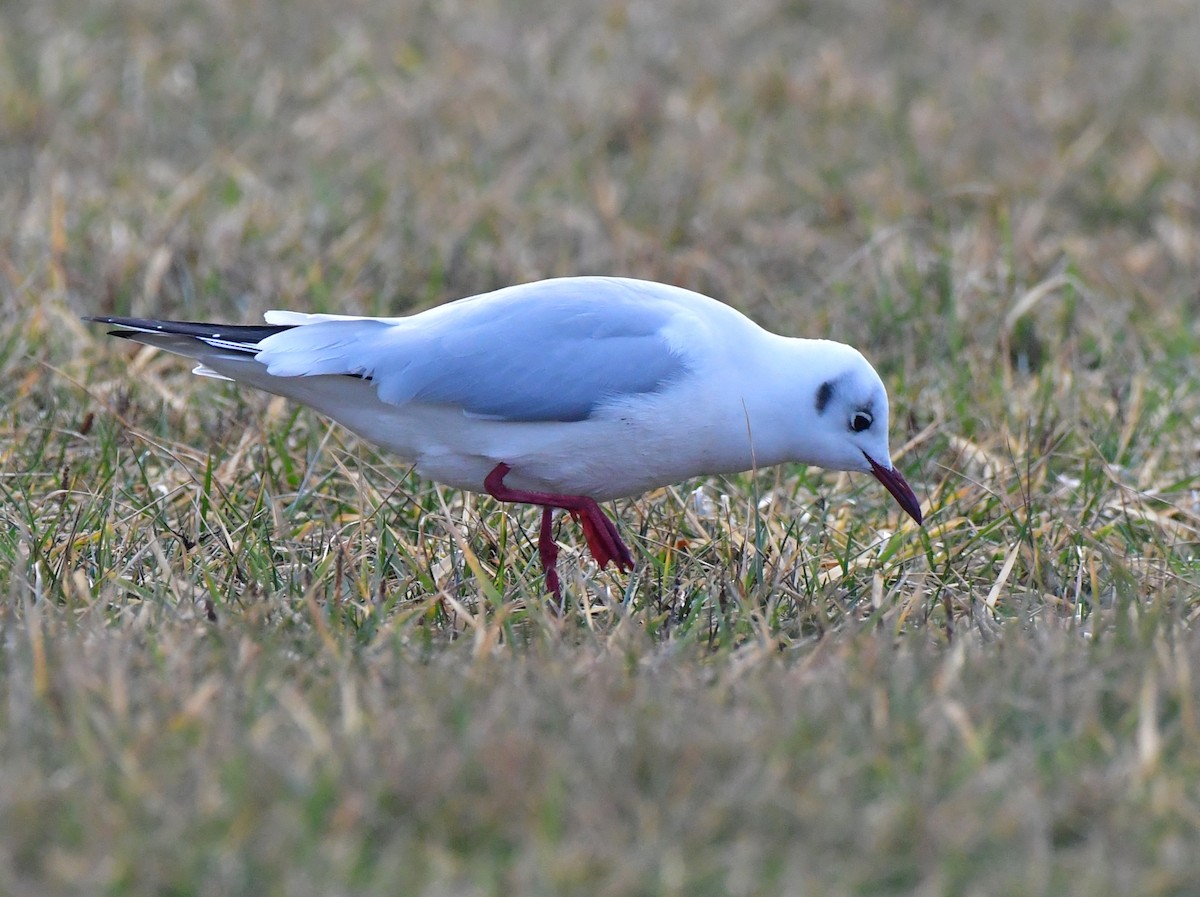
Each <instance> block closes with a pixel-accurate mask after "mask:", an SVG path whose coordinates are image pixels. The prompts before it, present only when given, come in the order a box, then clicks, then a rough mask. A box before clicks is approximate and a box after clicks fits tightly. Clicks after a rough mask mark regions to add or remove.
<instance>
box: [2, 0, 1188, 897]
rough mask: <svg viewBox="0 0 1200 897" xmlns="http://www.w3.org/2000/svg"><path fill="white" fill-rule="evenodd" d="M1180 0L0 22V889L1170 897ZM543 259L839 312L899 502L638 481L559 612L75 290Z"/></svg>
mask: <svg viewBox="0 0 1200 897" xmlns="http://www.w3.org/2000/svg"><path fill="white" fill-rule="evenodd" d="M1192 6H1193V4H1191V3H1188V2H1184V0H1149V2H1141V3H1133V2H1114V3H1108V4H1096V3H1088V2H1085V0H1052V2H1050V3H1033V2H1029V0H1018V2H1016V3H1009V4H999V3H980V2H976V3H970V4H965V5H959V6H957V7H956V6H950V5H945V4H932V3H917V2H902V3H878V2H866V0H852V2H848V3H822V2H807V3H804V2H800V3H797V2H791V3H780V2H769V0H750V2H748V3H738V4H728V3H726V4H718V3H703V4H682V3H657V4H649V3H630V2H605V3H601V4H584V3H548V2H540V0H539V2H532V3H521V4H500V3H495V2H492V3H489V2H480V3H472V4H469V5H462V4H449V5H445V4H443V5H428V4H419V3H404V2H387V3H383V2H380V0H355V2H350V3H348V4H341V5H339V6H338V7H337V8H336V9H334V8H331V7H325V6H320V5H318V4H314V3H311V2H307V0H297V2H293V3H291V4H282V3H279V2H277V0H249V2H237V3H234V2H223V3H205V4H189V3H183V2H178V0H169V2H166V3H149V2H140V3H139V2H99V3H97V2H90V3H86V4H84V3H81V2H79V0H59V2H51V0H48V2H39V3H36V4H29V5H28V6H27V7H15V6H10V7H6V8H3V9H2V10H0V291H2V293H0V302H2V304H3V309H2V310H3V315H4V320H3V324H0V375H2V379H0V383H2V384H3V386H2V387H0V389H2V390H3V399H4V402H3V408H4V410H5V413H4V415H3V417H2V418H0V452H2V453H3V454H2V457H3V468H2V469H0V487H2V489H3V493H2V499H3V500H2V503H0V509H2V510H3V513H4V515H5V517H6V519H7V523H8V527H7V528H6V534H3V535H0V571H3V580H2V581H3V582H5V583H6V584H7V586H8V588H7V590H6V595H7V600H6V602H5V604H4V606H3V607H4V609H3V612H2V614H0V626H2V627H3V632H4V644H5V651H4V656H5V664H4V666H3V668H2V669H0V693H2V694H3V698H4V700H3V701H0V718H2V719H3V722H4V725H3V727H2V728H0V763H2V764H3V767H2V768H3V769H4V775H3V777H0V832H3V838H0V842H2V843H0V890H4V891H6V892H10V893H30V894H32V893H37V894H53V893H64V894H65V893H86V894H94V893H100V892H108V893H114V894H116V893H121V894H125V893H158V894H162V893H170V894H193V893H194V894H229V893H255V894H262V893H279V894H283V893H287V894H305V893H313V894H323V895H328V894H338V893H355V894H363V893H380V894H396V893H403V894H410V893H411V894H431V895H432V894H451V893H453V894H473V893H477V894H490V893H520V894H543V893H544V894H566V893H580V894H589V895H590V894H602V895H605V894H607V895H626V894H629V895H633V894H688V895H696V894H710V893H711V894H718V893H732V894H766V893H793V894H810V893H811V894H872V895H876V894H908V893H920V894H980V895H983V894H1003V893H1014V894H1015V893H1019V894H1079V895H1084V894H1086V895H1103V894H1114V895H1115V894H1122V895H1124V894H1134V893H1136V894H1185V893H1189V892H1190V891H1191V890H1192V889H1193V888H1194V882H1195V881H1197V880H1200V869H1198V868H1197V860H1196V856H1198V855H1200V853H1198V852H1197V850H1196V847H1197V845H1196V843H1195V842H1196V836H1195V832H1196V826H1197V824H1198V822H1200V793H1198V791H1197V786H1196V781H1197V769H1198V767H1200V753H1198V752H1197V750H1196V746H1195V745H1196V735H1197V732H1196V718H1195V699H1196V687H1195V685H1194V682H1193V673H1192V669H1193V668H1194V666H1195V665H1196V663H1197V661H1198V660H1200V656H1198V655H1200V641H1198V640H1197V638H1196V636H1195V634H1194V633H1193V630H1192V624H1193V618H1194V617H1195V615H1196V613H1197V608H1200V602H1197V600H1196V596H1197V593H1198V590H1200V562H1198V561H1197V543H1198V540H1197V528H1198V526H1200V497H1198V495H1200V493H1198V478H1200V440H1198V433H1197V421H1200V382H1198V380H1197V375H1196V359H1197V357H1198V350H1200V326H1198V325H1197V323H1196V321H1197V316H1198V314H1200V294H1198V292H1197V284H1198V283H1200V188H1198V187H1197V185H1198V184H1200V119H1198V118H1197V114H1196V110H1197V109H1198V108H1200V75H1198V74H1197V69H1196V63H1195V48H1196V47H1197V46H1200V17H1198V16H1196V14H1195V11H1194V9H1193V8H1192ZM576 273H616V274H627V275H633V276H639V277H646V278H651V279H660V280H667V281H672V282H675V283H679V284H681V285H684V286H688V287H692V288H695V289H699V290H701V291H704V292H707V293H710V294H712V295H715V296H718V297H720V298H723V299H725V300H726V301H729V302H731V303H732V304H734V305H736V306H738V307H740V308H742V309H744V310H745V311H747V312H748V313H750V314H751V315H753V316H754V317H755V318H757V319H758V320H760V321H761V322H762V323H764V324H765V325H767V326H769V327H772V328H773V329H777V330H780V331H782V332H788V333H794V334H797V335H825V336H831V337H834V338H838V339H842V340H845V341H848V342H852V343H854V344H856V345H858V346H860V347H861V348H862V349H863V350H864V352H865V353H866V354H867V355H868V356H869V357H870V358H872V359H873V360H874V361H875V362H876V363H877V367H878V368H879V369H880V372H881V374H882V375H883V376H884V379H885V380H886V381H887V383H888V385H889V388H890V390H891V392H892V396H893V404H894V408H895V424H894V430H895V432H894V434H893V445H894V447H895V446H899V447H900V453H899V454H900V462H901V464H902V466H903V467H904V469H905V472H906V474H907V475H908V476H909V479H910V481H912V482H913V483H914V485H915V486H916V487H917V490H918V492H919V493H920V494H922V495H924V496H927V497H928V501H927V505H926V506H927V508H928V509H929V511H930V513H929V522H928V524H927V526H926V527H925V528H924V529H923V530H917V529H916V528H915V527H913V526H911V524H906V523H903V522H901V520H900V517H899V512H898V511H897V510H896V509H895V508H894V507H893V506H892V505H891V502H890V499H889V498H888V497H887V496H886V494H883V493H882V490H879V489H877V488H873V486H872V484H868V483H864V482H862V481H861V479H859V478H854V479H852V478H850V477H847V476H843V475H833V474H826V473H823V472H821V471H815V470H802V469H794V468H787V469H780V470H775V471H767V472H762V473H760V474H758V475H756V476H753V477H750V476H745V477H735V478H731V479H728V480H713V481H709V482H704V483H690V484H682V485H681V486H680V487H678V488H675V489H668V490H662V491H661V492H659V493H656V494H653V495H648V496H644V497H641V498H639V499H636V500H632V501H628V502H620V503H618V505H617V508H616V511H617V512H618V514H619V516H620V519H621V521H622V526H623V528H624V531H625V532H626V533H629V534H631V536H632V542H633V543H634V546H635V550H636V551H637V552H638V555H639V560H640V566H639V570H638V572H637V574H636V576H635V577H634V578H632V579H628V578H625V577H620V576H617V575H615V574H613V573H611V572H603V573H601V572H597V571H596V570H594V569H593V568H592V567H590V566H588V565H586V564H583V565H581V564H580V560H581V555H580V553H579V552H578V551H577V550H575V549H573V544H574V543H573V542H572V540H573V538H574V537H573V536H572V535H571V534H570V533H569V531H568V529H567V528H564V529H563V532H562V537H563V541H564V542H565V543H566V547H565V549H564V560H565V561H567V570H566V571H565V573H566V577H565V578H566V582H567V586H568V590H569V591H570V592H571V594H572V595H573V596H574V600H573V602H572V604H571V606H570V607H569V609H568V612H567V613H566V615H565V616H564V617H562V618H559V617H557V616H555V615H554V614H553V613H551V612H549V611H548V609H547V608H545V607H544V606H543V604H542V601H541V596H540V580H539V577H538V571H537V567H536V560H535V552H534V551H533V547H532V545H531V543H530V539H529V532H530V531H531V530H532V524H533V522H534V518H533V516H532V515H528V514H523V513H521V512H519V511H517V512H510V511H508V510H506V511H505V512H504V513H500V512H499V511H498V510H497V509H496V508H495V507H494V506H493V505H492V504H491V503H490V502H487V501H484V500H482V499H479V498H477V497H471V496H464V495H461V494H458V493H455V492H453V491H450V490H444V489H441V488H438V487H435V486H432V485H430V484H428V483H424V482H421V481H419V480H416V479H414V478H412V477H410V476H408V475H407V472H406V471H404V470H403V469H399V468H397V467H396V466H395V465H394V463H393V462H392V461H391V460H390V459H388V458H386V457H384V456H382V455H380V454H379V453H377V452H375V451H374V450H373V449H372V448H371V447H370V446H366V445H363V444H361V443H358V442H356V441H355V440H353V439H352V438H351V437H348V436H346V435H345V434H343V433H342V432H340V431H338V430H335V429H332V428H330V427H329V426H328V425H327V424H326V423H325V422H323V421H321V420H319V419H318V418H316V417H315V416H314V415H311V414H308V413H307V412H300V413H297V412H295V411H294V409H290V408H288V407H286V406H285V405H283V404H282V403H281V402H278V401H272V400H270V399H268V398H264V397H261V396H256V395H249V394H245V393H240V392H238V391H236V390H234V389H232V388H225V387H222V386H220V385H217V384H213V383H212V382H209V381H204V380H198V379H196V378H193V377H191V376H190V375H189V374H188V373H187V366H186V365H183V364H181V363H180V362H178V361H177V360H175V359H171V358H167V357H163V356H159V355H155V354H153V353H150V352H146V351H138V350H137V349H130V348H129V347H126V346H123V345H116V344H113V343H112V342H111V341H106V340H104V339H103V338H102V337H100V336H99V335H98V334H97V333H94V332H91V331H89V330H87V329H86V328H85V327H84V326H83V325H82V324H80V323H79V322H78V315H80V314H105V313H133V314H155V315H163V316H176V317H184V318H211V319H228V320H233V321H238V322H252V321H255V320H257V319H258V318H259V316H260V314H261V312H262V311H263V310H264V309H266V308H270V307H294V308H298V309H305V310H317V311H320V310H344V311H350V312H366V313H381V312H389V313H400V312H403V311H405V310H407V309H415V308H418V307H423V306H426V305H429V304H432V303H436V302H441V301H444V300H448V299H451V298H455V297H458V296H462V295H467V294H469V293H473V292H477V291H481V290H485V289H489V288H493V287H497V286H500V285H504V284H508V283H512V282H516V281H521V280H529V279H534V278H537V277H544V276H551V275H560V274H576ZM697 487H699V488H702V489H703V490H705V492H706V493H707V495H708V497H709V499H711V502H709V503H705V502H697V501H696V500H695V498H694V497H693V495H692V490H693V489H696V488H697Z"/></svg>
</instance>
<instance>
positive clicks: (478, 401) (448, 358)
mask: <svg viewBox="0 0 1200 897" xmlns="http://www.w3.org/2000/svg"><path fill="white" fill-rule="evenodd" d="M678 313H680V310H679V307H678V305H677V304H673V303H671V302H666V301H661V300H657V299H656V298H655V297H654V295H653V292H652V291H646V290H642V289H633V288H630V287H629V286H628V285H627V283H626V282H621V281H610V280H606V279H602V278H587V279H577V278H572V279H569V280H558V281H543V282H541V283H537V284H527V285H523V286H520V287H510V288H508V289H506V290H500V291H497V292H496V293H489V294H486V295H484V296H479V297H473V298H471V299H465V300H460V301H459V302H453V303H450V304H449V305H445V306H441V307H439V308H436V309H432V310H431V311H429V312H425V313H422V314H419V315H414V316H413V317H411V318H407V319H403V320H401V321H398V322H397V321H387V322H384V321H372V320H360V321H318V322H316V323H313V324H305V325H302V326H299V327H294V328H292V329H290V330H286V331H283V332H282V333H280V334H278V335H275V336H272V337H270V338H268V339H266V340H264V341H263V342H262V344H261V351H260V353H259V355H258V359H259V361H261V362H262V363H264V364H266V365H267V369H268V371H269V373H270V374H272V375H273V376H305V375H313V374H336V373H342V374H354V375H358V376H361V377H366V378H369V379H371V380H372V381H374V382H375V384H376V387H377V389H378V391H379V397H380V399H381V400H383V401H385V402H389V403H392V404H397V405H399V404H405V403H408V402H417V403H424V404H431V405H446V406H451V407H456V408H461V409H462V410H463V411H464V412H466V413H467V414H470V415H475V416H479V417H486V418H492V419H496V420H507V421H578V420H584V419H586V418H587V417H589V416H590V415H591V414H592V413H593V412H594V411H595V410H596V409H597V408H599V407H601V406H603V405H604V404H605V403H608V402H613V401H620V400H623V399H628V398H631V397H635V396H639V395H645V394H648V393H653V392H656V391H658V390H661V389H663V388H665V387H666V386H668V385H669V384H671V383H673V382H675V381H676V380H678V379H679V378H680V377H682V376H683V375H684V374H685V372H686V370H687V364H686V361H685V359H684V358H683V357H681V356H680V355H679V354H678V353H677V352H675V351H674V350H673V349H672V347H671V346H670V345H669V343H668V341H667V339H666V337H665V336H664V330H665V328H666V326H667V324H668V323H669V321H670V319H671V317H672V316H673V315H675V314H678Z"/></svg>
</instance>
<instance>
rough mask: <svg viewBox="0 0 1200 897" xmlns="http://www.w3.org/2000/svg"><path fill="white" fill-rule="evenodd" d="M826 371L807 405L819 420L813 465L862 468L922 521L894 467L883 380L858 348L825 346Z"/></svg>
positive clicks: (814, 429)
mask: <svg viewBox="0 0 1200 897" xmlns="http://www.w3.org/2000/svg"><path fill="white" fill-rule="evenodd" d="M821 354H822V355H824V356H826V357H825V359H823V360H824V361H825V362H826V363H825V364H823V365H822V366H821V369H822V371H823V372H825V373H827V374H828V376H825V377H823V378H821V379H820V380H818V381H817V382H816V383H815V384H814V385H813V386H812V387H811V389H812V392H811V395H809V396H808V397H807V398H808V401H809V402H810V403H811V406H810V407H811V411H812V418H811V420H813V421H814V424H813V427H812V431H811V432H810V434H809V437H810V438H809V440H808V441H809V443H810V446H811V449H812V453H813V457H812V458H811V461H812V463H814V464H818V465H820V466H821V467H827V468H830V469H833V470H860V471H863V472H864V473H870V474H873V475H874V476H875V478H876V479H877V480H879V482H881V483H883V485H884V486H885V487H886V488H887V490H888V492H890V493H892V496H893V497H894V498H895V499H896V501H898V502H899V503H900V507H902V508H903V509H904V510H905V511H906V512H907V513H908V514H909V516H911V517H912V518H913V519H914V520H916V521H917V523H920V522H921V503H920V501H918V500H917V496H916V494H915V493H914V492H913V491H912V488H911V487H910V486H909V485H908V483H907V482H906V481H905V479H904V477H903V476H902V475H901V474H900V471H898V470H897V469H896V468H895V467H893V466H892V460H891V452H890V450H889V449H888V397H887V390H885V389H884V387H883V381H882V380H880V379H879V375H878V374H877V373H875V369H874V368H873V367H871V365H870V363H869V362H868V361H867V360H866V359H865V358H863V356H862V355H861V354H860V353H859V352H858V350H856V349H853V348H851V347H850V346H845V345H842V344H840V343H825V344H824V345H822V346H821Z"/></svg>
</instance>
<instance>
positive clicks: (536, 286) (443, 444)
mask: <svg viewBox="0 0 1200 897" xmlns="http://www.w3.org/2000/svg"><path fill="white" fill-rule="evenodd" d="M265 319H266V322H267V323H266V325H265V326H234V325H224V324H210V323H197V322H190V321H163V320H155V319H147V318H124V317H89V318H86V319H85V320H88V321H93V322H98V323H101V324H108V325H111V326H113V327H114V328H116V329H113V330H111V331H109V333H110V334H111V335H112V336H118V337H124V338H126V339H131V340H135V341H137V342H140V343H145V344H147V345H150V346H156V347H158V348H160V349H165V350H167V351H169V352H174V353H177V354H179V355H184V356H187V357H189V358H192V359H195V360H196V361H198V362H199V364H198V366H197V367H196V368H195V371H194V372H195V373H196V374H200V375H203V376H206V377H216V378H220V379H226V380H235V381H237V382H239V383H246V384H249V385H250V386H254V387H257V388H258V389H262V390H266V391H267V392H270V393H274V394H276V395H280V396H284V397H286V398H288V399H292V400H294V401H297V402H301V403H303V404H305V405H309V406H311V407H313V408H315V409H316V410H317V411H319V412H320V413H321V414H324V415H325V416H326V417H329V418H332V419H333V420H335V421H337V422H338V423H339V424H341V425H342V426H344V427H346V428H347V429H349V430H351V431H353V432H354V433H357V434H358V435H359V436H361V437H363V438H364V439H367V440H369V441H370V442H373V443H376V444H377V445H380V446H382V447H383V448H385V449H388V450H390V451H391V452H394V453H395V454H396V455H397V456H399V457H400V458H402V459H404V460H405V461H406V462H408V463H410V464H412V465H413V467H414V469H415V470H416V472H417V473H418V474H420V475H421V476H423V477H426V478H428V479H432V480H436V481H438V482H441V483H445V484H447V485H450V486H454V487H457V488H460V489H465V490H468V491H471V492H484V493H487V494H488V495H491V496H492V497H494V498H496V499H498V500H499V501H502V502H521V503H527V504H533V505H540V506H541V507H542V509H543V511H542V519H541V530H540V536H539V540H538V554H539V556H540V559H541V562H542V567H543V570H544V571H545V579H546V586H547V588H548V589H549V590H550V591H551V592H553V593H554V595H555V596H557V597H559V598H560V599H561V591H560V588H561V587H560V581H559V576H558V571H557V558H558V546H557V544H556V543H555V540H554V535H553V532H552V528H551V524H552V514H553V510H554V509H555V508H560V509H564V510H566V511H568V512H570V513H571V515H572V516H573V517H575V518H576V519H577V520H578V521H579V523H580V524H581V526H582V528H583V535H584V538H585V540H586V541H587V545H588V549H589V550H590V551H591V553H592V556H593V557H594V558H595V560H596V563H597V564H598V565H599V567H600V568H603V567H604V566H606V565H607V564H608V563H609V562H612V563H613V564H614V565H615V566H616V567H617V569H618V570H619V571H621V572H622V573H623V572H626V571H627V570H631V569H632V568H633V566H634V560H633V555H632V553H631V552H630V550H629V548H628V547H627V546H626V545H625V542H624V541H623V540H622V539H621V535H620V532H619V531H618V530H617V526H616V524H615V523H614V522H613V521H612V520H611V519H610V518H609V517H608V515H606V514H605V513H604V511H603V510H601V508H600V505H599V502H602V501H609V500H612V499H615V498H622V497H627V496H633V495H637V494H639V493H642V492H646V491H648V490H650V489H655V488H659V487H661V486H665V485H669V484H672V483H677V482H679V481H681V480H686V479H690V478H693V477H699V476H708V475H720V474H729V473H737V472H740V471H746V470H752V469H760V468H764V467H769V466H771V465H775V464H782V463H787V462H798V463H803V464H812V465H816V466H819V467H824V468H827V469H831V470H845V471H862V472H864V473H870V474H873V475H874V476H875V478H876V479H877V480H879V482H880V483H882V484H883V486H884V487H885V488H886V489H887V490H888V491H889V492H890V493H891V494H892V495H893V496H894V497H895V499H896V501H897V502H898V503H899V505H900V507H901V508H902V509H903V510H904V511H905V512H907V513H908V514H909V516H911V517H912V518H913V519H914V520H915V521H916V522H917V523H918V524H920V523H921V504H920V502H919V501H918V499H917V496H916V495H915V493H914V492H913V490H912V488H911V487H910V486H909V485H908V483H907V482H906V481H905V479H904V477H903V475H901V473H900V471H898V470H897V469H896V467H895V466H894V465H893V464H892V461H891V454H890V451H889V449H888V397H887V391H886V390H885V389H884V386H883V382H882V381H881V380H880V379H879V375H878V374H877V373H876V372H875V369H874V368H873V367H871V365H870V363H868V362H867V360H866V359H865V358H864V357H863V356H862V354H861V353H860V352H859V351H858V350H857V349H854V348H852V347H851V346H848V345H845V344H843V343H838V342H833V341H831V340H825V339H799V338H794V337H787V336H780V335H778V334H775V333H771V332H770V331H767V330H764V329H763V328H762V327H760V326H759V325H758V324H756V323H754V322H753V321H751V320H750V319H749V318H747V317H746V316H745V315H743V314H741V313H740V312H738V311H737V310H735V309H734V308H732V307H730V306H729V305H726V304H724V303H722V302H719V301H718V300H716V299H712V298H709V297H708V296H704V295H701V294H699V293H695V292H692V291H690V290H686V289H682V288H680V287H676V286H670V285H667V284H662V283H653V282H650V281H644V280H633V279H629V278H621V277H561V278H554V279H551V280H542V281H537V282H534V283H525V284H520V285H517V286H510V287H506V288H504V289H499V290H495V291H494V292H490V293H483V294H481V295H478V296H470V297H468V298H465V299H459V300H457V301H455V302H449V303H447V304H445V305H441V306H437V307H435V308H431V309H429V310H427V311H423V312H419V313H417V314H413V315H408V316H404V317H390V318H387V317H385V318H375V317H355V316H349V315H331V314H303V313H300V312H292V311H269V312H267V313H266V315H265Z"/></svg>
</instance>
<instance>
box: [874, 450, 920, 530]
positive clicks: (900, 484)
mask: <svg viewBox="0 0 1200 897" xmlns="http://www.w3.org/2000/svg"><path fill="white" fill-rule="evenodd" d="M863 454H864V455H866V458H867V461H868V462H869V463H870V465H871V473H873V474H874V475H875V479H877V480H879V482H881V483H883V486H884V488H885V489H887V491H888V492H890V493H892V497H893V498H894V499H896V501H897V502H898V503H899V505H900V507H901V508H903V509H904V511H905V513H906V514H908V516H909V517H911V518H912V519H913V520H915V521H917V526H921V525H922V524H923V523H924V515H923V514H922V513H921V501H920V499H918V498H917V494H916V493H915V492H913V490H912V487H911V486H909V485H908V481H907V480H905V479H904V475H903V474H901V473H900V471H898V470H897V469H896V467H895V465H891V466H889V467H884V466H883V465H882V464H880V463H879V462H878V461H876V460H875V459H874V458H872V457H871V456H870V455H867V454H866V452H863Z"/></svg>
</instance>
